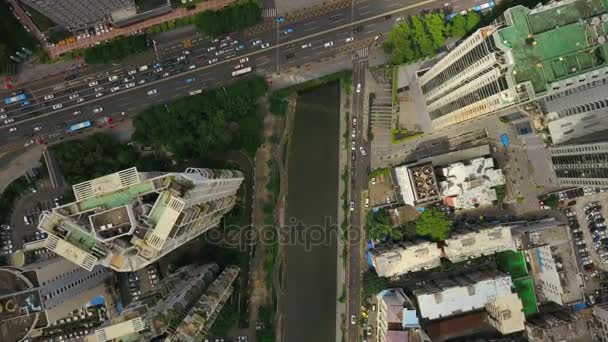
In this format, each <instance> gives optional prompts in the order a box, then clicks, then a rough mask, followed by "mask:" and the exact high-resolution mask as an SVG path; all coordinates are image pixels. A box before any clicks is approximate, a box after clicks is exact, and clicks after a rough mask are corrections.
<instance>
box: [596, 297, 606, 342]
mask: <svg viewBox="0 0 608 342" xmlns="http://www.w3.org/2000/svg"><path fill="white" fill-rule="evenodd" d="M593 320H594V323H595V327H594V329H593V331H594V333H595V334H596V335H595V336H594V337H595V338H596V339H597V340H598V341H600V342H608V303H598V304H596V305H595V306H593Z"/></svg>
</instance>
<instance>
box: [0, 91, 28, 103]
mask: <svg viewBox="0 0 608 342" xmlns="http://www.w3.org/2000/svg"><path fill="white" fill-rule="evenodd" d="M25 99H27V95H26V94H25V93H21V94H19V95H15V96H12V97H9V98H6V99H4V104H5V105H10V104H13V103H17V102H21V101H23V100H25Z"/></svg>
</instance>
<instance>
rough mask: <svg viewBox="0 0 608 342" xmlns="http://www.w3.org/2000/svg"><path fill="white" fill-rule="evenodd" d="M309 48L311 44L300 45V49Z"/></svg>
mask: <svg viewBox="0 0 608 342" xmlns="http://www.w3.org/2000/svg"><path fill="white" fill-rule="evenodd" d="M311 46H312V44H311V43H306V44H304V45H302V49H306V48H309V47H311Z"/></svg>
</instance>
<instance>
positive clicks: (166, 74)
mask: <svg viewBox="0 0 608 342" xmlns="http://www.w3.org/2000/svg"><path fill="white" fill-rule="evenodd" d="M169 75H171V74H170V73H168V72H166V73H164V74H163V77H168V76H169Z"/></svg>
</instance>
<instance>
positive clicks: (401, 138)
mask: <svg viewBox="0 0 608 342" xmlns="http://www.w3.org/2000/svg"><path fill="white" fill-rule="evenodd" d="M422 136H424V133H422V132H417V133H410V131H408V130H406V129H397V128H394V129H393V130H391V142H392V143H393V144H399V143H402V142H405V141H409V140H413V139H418V138H421V137H422Z"/></svg>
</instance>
